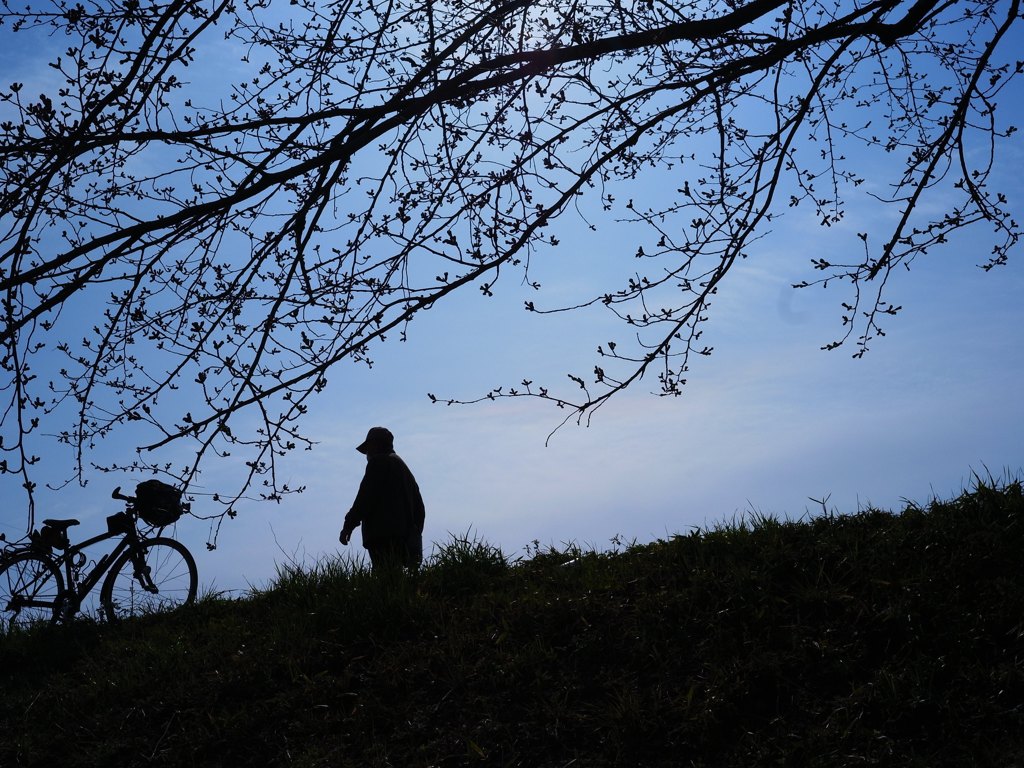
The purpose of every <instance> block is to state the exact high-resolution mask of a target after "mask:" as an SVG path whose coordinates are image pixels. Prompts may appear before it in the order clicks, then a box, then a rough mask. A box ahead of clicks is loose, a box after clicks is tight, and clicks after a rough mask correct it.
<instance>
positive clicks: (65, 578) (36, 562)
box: [0, 480, 198, 634]
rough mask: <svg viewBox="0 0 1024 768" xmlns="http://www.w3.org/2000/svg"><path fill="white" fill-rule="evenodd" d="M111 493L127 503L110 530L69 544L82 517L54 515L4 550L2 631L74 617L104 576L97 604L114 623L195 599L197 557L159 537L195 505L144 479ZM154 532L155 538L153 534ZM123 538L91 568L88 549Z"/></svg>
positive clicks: (0, 598)
mask: <svg viewBox="0 0 1024 768" xmlns="http://www.w3.org/2000/svg"><path fill="white" fill-rule="evenodd" d="M143 491H145V495H144V494H143V493H142V492H143ZM154 494H155V495H154ZM111 497H112V498H114V499H120V500H122V501H124V502H126V508H125V510H124V511H123V512H118V513H117V514H114V515H111V516H110V517H108V518H107V532H106V533H102V534H100V535H98V536H93V537H92V538H90V539H86V540H85V541H82V542H80V543H78V544H72V543H71V541H70V539H69V538H68V529H69V528H71V527H73V526H75V525H78V524H79V522H78V520H74V519H66V520H53V519H51V520H44V521H43V527H42V529H40V530H38V531H33V532H32V533H31V534H30V535H29V540H28V541H27V542H21V543H16V544H9V545H7V547H6V549H5V551H4V553H3V555H2V556H0V622H2V625H0V634H2V633H4V632H11V631H12V630H16V629H19V628H26V627H29V626H33V625H37V624H55V623H57V622H66V621H69V620H70V619H72V618H73V617H74V616H75V614H76V613H78V611H79V610H80V608H81V605H82V601H83V600H84V599H85V597H86V596H87V595H88V594H89V593H90V592H91V591H92V590H93V589H94V588H95V587H96V585H97V584H98V583H99V582H100V579H103V586H102V588H101V589H100V607H101V609H102V612H103V614H104V615H105V616H106V618H107V620H108V621H111V622H114V621H118V620H119V619H123V618H126V617H129V616H136V615H140V614H148V613H152V612H157V611H170V610H175V609H177V608H180V607H182V606H184V605H189V604H191V603H192V602H193V601H194V600H195V597H196V589H197V587H198V574H197V569H196V561H195V558H194V557H193V556H192V553H191V552H189V551H188V549H187V548H186V547H185V545H184V544H182V543H181V542H179V541H177V540H175V539H173V538H170V537H167V536H163V535H161V534H162V533H163V528H164V527H165V526H166V525H169V524H170V523H171V522H174V521H176V520H177V519H178V518H179V517H180V516H181V515H182V514H183V513H184V512H188V511H190V510H189V505H188V504H183V503H181V491H179V490H177V489H176V488H173V487H172V486H169V485H166V484H165V483H161V482H160V481H158V480H149V481H146V482H144V483H140V484H139V486H138V487H137V488H136V496H134V497H132V496H124V495H122V494H121V488H120V487H117V488H115V489H114V492H113V493H112V494H111ZM140 520H141V522H142V523H144V524H145V525H147V526H149V528H150V531H149V532H147V535H143V534H141V533H140V532H139V524H140ZM152 531H155V532H156V535H155V536H151V535H149V534H150V533H151V532H152ZM118 537H120V540H119V541H118V542H117V545H116V546H115V547H114V549H113V550H112V551H111V552H108V553H107V554H105V555H103V556H102V557H101V558H100V559H99V560H98V561H96V562H95V565H93V566H92V567H91V568H88V567H87V566H86V563H87V561H88V557H87V556H86V554H85V552H84V550H85V549H87V548H88V547H91V546H93V545H95V544H98V543H100V542H103V541H107V540H109V539H115V538H118ZM55 550H56V551H55ZM104 575H106V577H105V578H104Z"/></svg>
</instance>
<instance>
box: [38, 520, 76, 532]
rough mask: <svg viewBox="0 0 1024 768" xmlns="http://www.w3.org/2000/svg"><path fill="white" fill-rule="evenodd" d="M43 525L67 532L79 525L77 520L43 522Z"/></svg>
mask: <svg viewBox="0 0 1024 768" xmlns="http://www.w3.org/2000/svg"><path fill="white" fill-rule="evenodd" d="M43 525H48V526H50V527H51V528H59V529H60V530H62V531H66V530H67V529H68V528H70V527H71V526H72V525H78V521H77V520H75V519H70V520H43Z"/></svg>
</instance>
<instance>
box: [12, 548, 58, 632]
mask: <svg viewBox="0 0 1024 768" xmlns="http://www.w3.org/2000/svg"><path fill="white" fill-rule="evenodd" d="M63 603H64V577H63V576H62V575H61V572H60V568H58V567H57V564H56V563H54V562H53V560H51V559H50V558H48V557H46V556H44V555H40V554H37V553H35V552H32V551H28V550H26V551H24V552H18V553H17V554H14V555H11V556H10V557H8V558H6V559H5V560H4V561H3V565H0V622H2V627H0V634H6V633H9V632H12V631H16V630H18V629H27V628H28V627H31V626H33V625H37V624H53V623H54V622H56V621H57V620H58V619H59V618H60V612H61V606H62V605H63Z"/></svg>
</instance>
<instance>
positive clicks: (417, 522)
mask: <svg viewBox="0 0 1024 768" xmlns="http://www.w3.org/2000/svg"><path fill="white" fill-rule="evenodd" d="M356 450H357V451H359V452H360V453H362V454H365V455H366V473H365V474H364V475H363V480H362V482H361V483H360V484H359V492H358V493H357V494H356V500H355V501H354V502H352V508H351V509H350V510H349V512H348V514H347V515H345V524H344V526H343V527H342V529H341V536H339V541H341V543H342V544H344V545H345V546H348V543H349V541H350V540H351V538H352V532H353V531H354V530H355V529H356V528H357V527H358V526H360V525H361V526H362V528H363V547H365V548H366V551H367V552H368V553H369V555H370V563H371V564H372V566H373V568H374V570H376V569H379V568H381V567H386V566H404V567H406V568H417V567H419V565H420V563H421V562H422V560H423V521H424V519H425V517H426V513H425V510H424V506H423V497H422V496H420V489H419V486H418V485H417V484H416V478H415V477H413V474H412V472H411V471H410V470H409V467H407V466H406V464H405V462H404V461H402V459H401V458H400V457H399V456H398V454H396V453H395V438H394V436H393V435H392V434H391V432H390V431H389V430H388V429H386V428H384V427H373V428H372V429H371V430H370V431H369V432H368V433H367V435H366V439H365V440H364V441H363V442H362V443H361V444H360V445H359V446H358V447H357V448H356Z"/></svg>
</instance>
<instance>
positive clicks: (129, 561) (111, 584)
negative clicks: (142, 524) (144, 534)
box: [100, 538, 199, 621]
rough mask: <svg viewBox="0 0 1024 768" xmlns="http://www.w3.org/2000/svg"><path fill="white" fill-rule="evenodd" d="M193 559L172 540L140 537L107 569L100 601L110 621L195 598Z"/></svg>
mask: <svg viewBox="0 0 1024 768" xmlns="http://www.w3.org/2000/svg"><path fill="white" fill-rule="evenodd" d="M198 586H199V576H198V574H197V570H196V561H195V558H193V557H192V553H191V552H189V551H188V549H186V548H185V545H184V544H182V543H181V542H179V541H176V540H175V539H166V538H156V539H144V540H143V541H140V542H139V543H138V544H136V545H134V546H133V547H131V548H130V549H129V550H128V551H127V552H125V553H124V554H123V555H121V557H119V558H118V559H117V562H115V563H114V565H113V566H112V567H111V569H110V573H109V574H107V578H106V579H105V580H104V581H103V589H102V590H101V591H100V604H101V605H102V606H103V610H104V612H105V613H106V615H107V619H109V620H110V621H117V620H118V619H124V618H127V617H129V616H140V615H144V614H149V613H158V612H165V611H173V610H175V609H177V608H180V607H181V606H183V605H188V604H190V603H191V602H193V601H194V600H195V599H196V590H197V588H198Z"/></svg>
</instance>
